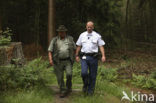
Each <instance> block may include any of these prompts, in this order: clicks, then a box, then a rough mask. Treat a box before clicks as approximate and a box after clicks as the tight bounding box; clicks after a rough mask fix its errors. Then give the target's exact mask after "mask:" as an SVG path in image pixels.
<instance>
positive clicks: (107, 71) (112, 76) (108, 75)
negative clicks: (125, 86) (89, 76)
mask: <svg viewBox="0 0 156 103" xmlns="http://www.w3.org/2000/svg"><path fill="white" fill-rule="evenodd" d="M98 73H99V75H100V76H101V79H102V80H107V81H110V82H113V81H115V80H116V79H117V77H118V74H117V69H116V68H104V67H100V68H99V72H98Z"/></svg>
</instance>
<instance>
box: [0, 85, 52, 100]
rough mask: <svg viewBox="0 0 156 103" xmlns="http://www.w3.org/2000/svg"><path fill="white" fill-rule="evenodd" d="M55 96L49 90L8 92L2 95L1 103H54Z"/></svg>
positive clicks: (0, 96) (37, 89)
mask: <svg viewBox="0 0 156 103" xmlns="http://www.w3.org/2000/svg"><path fill="white" fill-rule="evenodd" d="M53 99H54V94H53V91H52V90H51V89H48V88H36V89H33V90H21V91H18V92H17V91H16V92H15V91H8V92H5V93H3V95H0V103H53Z"/></svg>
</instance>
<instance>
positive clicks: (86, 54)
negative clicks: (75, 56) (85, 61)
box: [80, 52, 98, 56]
mask: <svg viewBox="0 0 156 103" xmlns="http://www.w3.org/2000/svg"><path fill="white" fill-rule="evenodd" d="M80 55H81V56H84V55H85V56H95V55H98V53H84V52H81V53H80Z"/></svg>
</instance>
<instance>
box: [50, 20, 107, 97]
mask: <svg viewBox="0 0 156 103" xmlns="http://www.w3.org/2000/svg"><path fill="white" fill-rule="evenodd" d="M86 29H87V31H85V32H83V33H81V35H80V36H79V39H78V40H77V42H76V45H77V48H76V46H75V43H74V41H73V38H72V37H71V36H69V35H67V34H66V31H67V29H66V28H65V27H64V26H63V25H61V26H60V27H59V28H58V29H57V31H58V34H59V35H58V36H57V37H55V38H53V39H52V41H51V43H50V46H49V48H48V51H49V61H50V64H51V65H53V66H54V71H55V74H56V77H57V81H58V85H59V87H60V93H61V94H60V97H64V96H65V94H66V93H69V92H70V91H71V89H72V88H71V87H72V82H71V80H72V64H73V62H74V57H75V59H76V61H77V62H79V61H81V77H82V80H83V92H85V93H87V94H88V95H92V94H93V93H94V88H95V83H96V75H97V69H98V47H99V48H100V51H101V54H102V58H101V61H102V62H104V61H105V52H104V47H103V45H104V44H105V42H104V41H103V40H102V38H101V35H100V34H98V33H96V32H95V31H93V29H94V23H93V22H91V21H89V22H87V24H86ZM75 49H76V53H75V54H74V51H75ZM64 71H66V78H67V81H66V88H65V85H64V80H63V77H64V76H63V74H64Z"/></svg>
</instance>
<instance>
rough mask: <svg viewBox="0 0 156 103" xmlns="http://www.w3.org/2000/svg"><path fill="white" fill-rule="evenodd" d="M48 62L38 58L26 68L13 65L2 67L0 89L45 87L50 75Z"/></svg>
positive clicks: (0, 70)
mask: <svg viewBox="0 0 156 103" xmlns="http://www.w3.org/2000/svg"><path fill="white" fill-rule="evenodd" d="M47 65H48V62H46V61H43V60H41V58H37V59H35V60H33V61H31V62H29V63H28V64H27V65H25V66H24V67H16V66H13V65H8V66H1V67H0V89H1V90H7V89H16V88H29V87H33V86H38V85H40V86H44V85H45V84H46V82H47V78H48V77H47V76H48V75H47V74H48V73H50V70H49V69H46V67H47Z"/></svg>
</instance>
